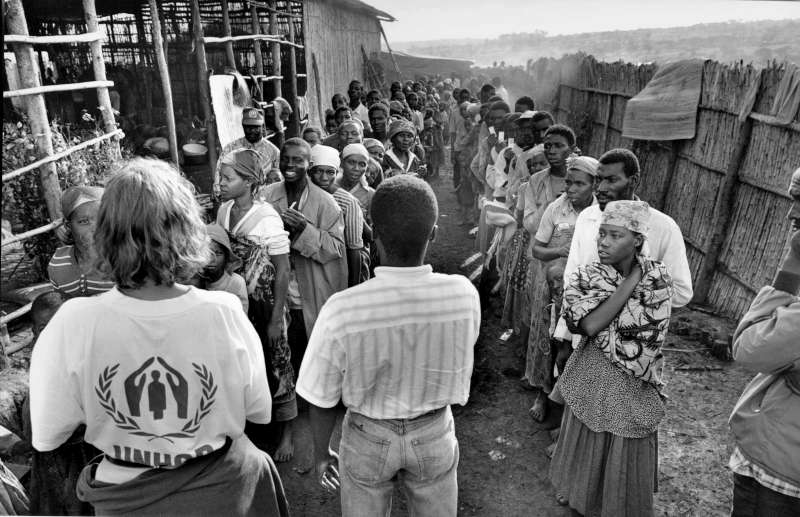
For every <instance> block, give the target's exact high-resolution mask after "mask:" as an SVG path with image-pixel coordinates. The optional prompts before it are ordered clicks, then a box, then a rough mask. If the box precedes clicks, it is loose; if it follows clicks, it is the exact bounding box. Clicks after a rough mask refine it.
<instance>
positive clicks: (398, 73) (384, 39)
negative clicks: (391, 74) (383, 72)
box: [377, 20, 403, 81]
mask: <svg viewBox="0 0 800 517" xmlns="http://www.w3.org/2000/svg"><path fill="white" fill-rule="evenodd" d="M377 22H378V27H380V28H381V34H382V35H383V41H384V42H385V43H386V50H388V51H389V57H391V58H392V64H393V65H394V71H395V72H397V80H398V81H402V80H403V74H401V73H400V67H399V66H397V60H396V59H395V58H394V52H392V47H390V46H389V38H387V37H386V32H385V31H384V30H383V24H382V23H381V21H380V20H377Z"/></svg>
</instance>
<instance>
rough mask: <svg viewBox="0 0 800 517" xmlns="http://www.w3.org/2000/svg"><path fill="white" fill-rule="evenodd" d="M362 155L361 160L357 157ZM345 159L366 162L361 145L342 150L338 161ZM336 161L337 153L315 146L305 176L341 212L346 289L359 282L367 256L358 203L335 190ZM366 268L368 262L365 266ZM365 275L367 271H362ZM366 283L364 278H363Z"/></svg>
mask: <svg viewBox="0 0 800 517" xmlns="http://www.w3.org/2000/svg"><path fill="white" fill-rule="evenodd" d="M362 154H363V155H366V156H367V157H363V156H361V155H362ZM349 156H354V157H357V158H358V157H360V159H362V160H364V161H365V162H366V160H367V159H368V156H369V154H368V152H367V149H366V148H365V147H364V146H363V145H361V144H350V145H348V146H347V147H345V148H344V150H343V151H342V158H347V157H349ZM339 165H340V159H339V151H337V150H336V149H334V148H333V147H328V146H326V145H315V146H314V147H312V148H311V168H309V170H308V172H309V176H310V177H311V181H313V182H314V184H315V185H316V186H318V187H319V188H321V189H322V190H324V191H325V192H327V193H329V194H330V195H332V196H333V199H335V200H336V203H337V204H338V205H339V208H341V209H342V217H343V218H344V245H345V250H346V251H347V286H348V287H352V286H354V285H356V284H358V283H360V282H361V280H362V279H361V271H362V269H365V268H362V260H363V258H364V256H366V258H367V262H369V255H368V254H367V255H365V254H364V253H362V252H363V250H364V239H363V238H362V234H363V232H364V215H363V213H362V212H361V206H360V205H359V204H358V200H357V199H356V198H355V197H353V195H352V194H350V193H349V192H347V191H346V190H344V189H343V188H339V187H338V186H337V185H336V183H334V178H336V173H337V172H338V171H339ZM366 266H369V263H367V264H366ZM366 271H367V273H369V269H366ZM364 280H366V278H364Z"/></svg>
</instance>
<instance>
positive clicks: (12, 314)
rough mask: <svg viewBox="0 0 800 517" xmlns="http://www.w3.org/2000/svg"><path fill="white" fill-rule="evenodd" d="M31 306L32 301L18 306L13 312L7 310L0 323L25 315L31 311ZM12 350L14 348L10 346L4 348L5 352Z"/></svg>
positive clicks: (12, 351) (3, 323) (9, 352)
mask: <svg viewBox="0 0 800 517" xmlns="http://www.w3.org/2000/svg"><path fill="white" fill-rule="evenodd" d="M31 307H33V302H31V303H29V304H27V305H24V306H22V307H20V308H19V309H17V310H15V311H14V312H9V313H8V314H6V315H5V316H3V317H1V318H0V325H7V324H8V323H10V322H12V321H14V320H15V319H17V318H20V317H22V316H25V315H26V314H28V313H29V312H31ZM23 348H24V347H23ZM14 352H16V350H14V349H11V348H8V349H6V353H7V354H13V353H14Z"/></svg>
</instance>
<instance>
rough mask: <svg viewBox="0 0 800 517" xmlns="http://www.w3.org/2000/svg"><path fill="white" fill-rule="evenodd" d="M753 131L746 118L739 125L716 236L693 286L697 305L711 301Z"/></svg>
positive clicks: (719, 200) (717, 215)
mask: <svg viewBox="0 0 800 517" xmlns="http://www.w3.org/2000/svg"><path fill="white" fill-rule="evenodd" d="M752 130H753V119H752V118H750V117H747V118H746V119H745V120H744V121H740V122H739V123H738V131H737V133H738V135H739V136H738V137H737V139H736V145H735V146H734V147H733V151H732V152H731V157H730V159H729V160H728V167H727V174H726V176H725V181H724V182H723V184H722V186H721V188H720V192H719V196H718V197H717V202H716V203H715V205H714V215H713V218H712V224H711V228H713V229H714V233H712V235H711V240H710V241H709V244H708V247H707V248H706V249H707V250H708V253H706V256H705V257H704V259H703V267H702V268H701V269H700V272H699V273H698V275H697V281H696V282H695V286H694V297H693V298H692V301H693V302H694V303H706V302H707V300H708V293H709V291H710V290H711V282H712V280H713V279H714V271H715V270H716V269H717V261H718V260H719V256H720V254H721V253H722V244H723V242H724V241H725V236H726V235H727V233H728V228H729V226H730V221H731V213H732V212H733V204H734V201H735V197H734V192H735V190H736V186H737V185H738V183H739V170H740V167H741V165H742V162H743V161H744V156H745V153H746V152H747V146H748V145H749V143H750V134H751V132H752Z"/></svg>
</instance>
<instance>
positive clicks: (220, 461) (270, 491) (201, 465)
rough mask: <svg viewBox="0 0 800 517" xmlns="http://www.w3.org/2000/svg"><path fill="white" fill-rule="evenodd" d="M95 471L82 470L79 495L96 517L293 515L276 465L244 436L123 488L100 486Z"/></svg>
mask: <svg viewBox="0 0 800 517" xmlns="http://www.w3.org/2000/svg"><path fill="white" fill-rule="evenodd" d="M95 469H96V465H94V464H93V465H89V466H88V467H86V468H85V469H83V472H82V473H81V477H80V479H79V480H78V487H77V492H78V498H79V499H81V500H82V501H86V502H88V503H91V505H92V506H94V509H95V512H96V513H97V515H126V514H127V515H208V516H217V515H231V516H241V517H244V516H248V517H250V516H252V517H256V516H265V517H283V516H288V515H289V507H288V503H287V502H286V495H285V494H284V492H283V484H282V483H281V478H280V475H279V474H278V470H277V469H276V468H275V464H274V463H273V462H272V459H271V458H270V457H269V455H267V453H265V452H263V451H260V450H258V449H257V448H256V447H255V446H254V445H253V443H252V442H251V441H250V440H248V439H247V437H245V436H242V437H240V438H237V439H236V440H234V441H233V442H229V443H228V444H226V446H225V447H223V448H222V449H219V450H217V451H214V452H212V453H210V454H208V455H206V456H200V457H198V458H195V459H192V460H189V461H188V462H186V463H185V464H184V465H182V466H180V467H178V468H176V469H172V470H166V469H152V470H148V471H147V472H144V473H143V474H140V475H139V476H138V477H136V478H134V479H132V480H130V481H127V482H125V483H120V484H118V485H113V484H109V483H102V482H99V481H96V480H95V479H94V473H95Z"/></svg>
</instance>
